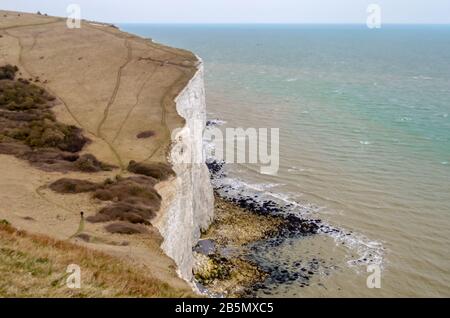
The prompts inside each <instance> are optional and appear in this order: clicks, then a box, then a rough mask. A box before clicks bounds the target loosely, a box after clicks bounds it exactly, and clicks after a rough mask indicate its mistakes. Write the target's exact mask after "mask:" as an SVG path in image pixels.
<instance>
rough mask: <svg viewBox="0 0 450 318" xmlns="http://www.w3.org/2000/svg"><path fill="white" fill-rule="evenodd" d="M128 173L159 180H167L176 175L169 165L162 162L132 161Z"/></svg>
mask: <svg viewBox="0 0 450 318" xmlns="http://www.w3.org/2000/svg"><path fill="white" fill-rule="evenodd" d="M128 171H130V172H133V173H137V174H142V175H144V176H148V177H152V178H155V179H158V180H166V179H167V178H169V177H170V176H173V175H175V172H174V171H173V170H172V167H170V166H169V165H168V164H165V163H162V162H156V163H138V162H136V161H134V160H132V161H130V163H129V165H128Z"/></svg>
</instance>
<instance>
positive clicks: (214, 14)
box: [0, 0, 450, 23]
mask: <svg viewBox="0 0 450 318" xmlns="http://www.w3.org/2000/svg"><path fill="white" fill-rule="evenodd" d="M71 3H77V4H79V5H80V6H81V14H82V18H84V19H92V20H97V21H107V22H116V23H117V22H153V23H166V22H167V23H173V22H175V23H365V22H366V18H367V13H366V9H367V6H368V4H371V3H376V4H379V5H380V6H381V9H382V16H381V17H382V22H383V23H450V0H68V1H67V0H0V8H1V9H5V10H17V11H27V12H36V11H38V10H40V11H42V12H45V13H48V14H50V15H58V16H66V7H67V5H68V4H71Z"/></svg>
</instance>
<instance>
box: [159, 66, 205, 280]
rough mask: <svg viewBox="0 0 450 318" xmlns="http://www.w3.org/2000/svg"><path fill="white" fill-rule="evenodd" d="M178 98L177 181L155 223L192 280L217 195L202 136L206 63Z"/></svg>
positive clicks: (166, 190)
mask: <svg viewBox="0 0 450 318" xmlns="http://www.w3.org/2000/svg"><path fill="white" fill-rule="evenodd" d="M199 61H200V63H199V65H198V71H197V72H196V74H195V75H194V76H193V78H192V79H191V80H190V82H189V83H188V85H187V86H186V87H185V88H184V90H183V91H182V92H181V93H180V94H179V95H178V97H177V98H176V99H175V103H176V109H177V112H178V114H179V115H180V116H181V117H183V118H184V119H185V121H186V124H185V126H184V127H183V128H181V129H179V130H178V131H176V132H175V133H173V134H172V147H171V151H170V155H169V161H170V163H171V164H172V165H173V169H174V171H175V173H176V178H173V179H171V180H169V181H167V182H166V184H165V185H164V186H163V187H162V188H161V189H158V191H159V193H160V194H161V196H162V197H163V203H162V207H161V210H162V211H161V212H162V213H161V217H160V218H159V219H158V220H157V221H156V222H155V224H154V225H155V226H156V227H157V228H158V229H159V231H160V233H161V235H162V236H163V238H164V241H163V243H162V246H161V247H162V249H163V251H164V252H165V253H166V254H167V255H168V256H169V257H171V258H172V259H173V260H174V261H175V263H176V265H177V267H178V274H179V275H180V277H182V278H183V279H185V280H187V281H191V280H192V267H193V262H194V259H193V254H192V248H193V247H194V246H195V245H196V244H197V242H198V240H199V238H200V234H201V231H202V230H206V229H207V228H208V227H209V225H210V223H211V222H212V219H213V216H214V195H213V189H212V186H211V183H210V179H209V171H208V168H207V166H206V164H205V160H204V153H203V141H202V134H203V130H204V129H205V125H206V102H205V88H204V80H203V64H202V62H201V60H200V59H199Z"/></svg>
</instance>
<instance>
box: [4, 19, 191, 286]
mask: <svg viewBox="0 0 450 318" xmlns="http://www.w3.org/2000/svg"><path fill="white" fill-rule="evenodd" d="M0 35H1V36H2V37H1V38H0V65H3V64H6V63H10V64H13V65H17V66H18V67H19V70H20V71H19V72H20V73H19V74H18V77H22V78H25V79H33V81H35V80H36V78H38V82H36V83H35V84H37V85H40V86H42V87H44V88H45V89H46V90H48V91H49V92H50V93H52V94H54V95H55V96H56V97H57V98H58V100H59V104H58V105H57V106H56V107H55V108H54V112H55V113H56V115H57V120H58V121H60V122H63V123H66V124H73V125H76V126H78V127H80V128H82V129H83V131H84V134H85V136H86V137H88V138H90V139H91V140H92V143H90V144H89V145H88V146H87V147H85V149H84V151H85V152H89V153H92V154H94V155H95V156H96V157H97V158H98V159H100V160H102V161H104V162H107V163H110V164H113V165H115V166H117V167H118V168H117V169H115V170H114V171H112V172H101V173H95V174H86V173H67V174H62V173H56V172H51V173H49V172H43V171H41V170H38V169H36V168H33V167H31V166H30V165H29V164H28V163H27V162H25V161H21V160H19V159H16V158H14V157H12V156H7V155H0V176H1V177H0V178H1V179H0V219H6V220H8V221H9V222H10V223H11V224H13V225H14V226H15V227H18V228H23V229H25V230H27V231H30V232H33V233H42V234H46V235H50V236H52V237H55V238H58V239H63V240H69V239H70V237H71V236H72V235H73V234H74V233H75V232H76V231H77V228H78V225H79V222H80V216H79V213H80V211H84V212H85V215H92V214H94V212H95V211H96V210H98V209H99V207H101V206H102V203H101V202H100V201H98V202H97V201H96V200H94V199H92V198H91V197H90V195H89V194H77V195H61V194H56V193H54V192H52V191H50V190H48V189H47V185H48V184H49V183H51V182H52V181H54V180H57V179H59V178H61V177H74V178H79V179H88V180H91V181H102V180H105V179H106V178H107V177H111V178H114V177H115V176H116V175H117V174H122V175H125V176H126V174H127V173H126V172H125V170H124V169H125V168H126V166H127V165H128V162H129V161H130V160H135V161H138V162H143V161H146V162H152V161H166V152H167V150H168V146H169V145H170V131H172V129H174V128H177V127H181V126H182V125H183V123H184V122H183V119H182V118H181V117H179V116H178V114H177V113H176V109H175V103H174V102H173V100H174V97H175V96H176V95H177V94H178V93H179V92H180V91H181V90H182V88H183V87H184V86H185V85H186V83H187V82H188V81H189V79H190V78H191V77H192V75H193V74H194V73H195V71H196V68H195V66H196V64H197V59H196V57H195V56H194V55H193V54H192V53H190V52H187V51H184V50H179V49H174V48H170V47H165V46H162V45H160V44H155V43H153V42H151V41H149V40H145V39H142V38H139V37H136V36H134V35H131V34H127V33H123V32H121V31H119V30H118V29H116V28H114V27H112V26H108V25H102V24H97V23H95V24H94V23H89V22H86V21H83V23H82V26H81V28H80V29H68V28H67V27H66V21H65V19H60V18H55V17H46V16H38V15H32V14H24V13H20V15H19V14H18V13H17V12H6V11H0ZM148 130H152V131H154V132H155V135H154V136H152V137H150V138H145V139H138V138H137V137H136V135H137V134H139V133H141V132H143V131H148ZM103 226H104V224H98V225H94V224H90V223H88V222H87V223H86V228H85V232H87V233H90V234H91V235H93V236H94V237H96V238H97V240H96V242H95V243H85V242H82V241H78V243H79V244H83V245H87V246H89V247H90V248H94V249H97V250H101V251H105V252H107V253H109V254H112V255H115V256H118V257H121V258H123V259H127V260H128V261H129V262H138V263H140V264H142V263H144V264H146V266H148V267H149V268H151V270H152V272H153V273H154V275H155V276H156V277H158V278H161V279H162V280H164V281H167V282H168V283H169V284H171V285H173V286H175V287H179V288H188V286H187V284H186V283H185V282H184V281H182V280H181V279H179V278H178V277H177V276H176V273H175V265H174V263H173V261H172V260H170V259H169V258H168V257H166V256H165V255H164V254H163V253H162V251H161V250H160V248H159V245H160V243H161V237H160V236H159V234H158V233H156V232H152V233H151V235H147V236H145V235H144V236H142V235H137V236H123V235H119V234H114V235H113V234H107V233H106V231H105V230H104V229H103ZM70 240H71V241H72V242H74V241H75V240H74V239H70ZM123 241H127V243H128V246H121V242H123Z"/></svg>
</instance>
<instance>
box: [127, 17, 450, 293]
mask: <svg viewBox="0 0 450 318" xmlns="http://www.w3.org/2000/svg"><path fill="white" fill-rule="evenodd" d="M118 26H119V27H120V28H121V29H122V30H124V31H127V32H130V33H134V34H137V35H140V36H143V37H147V38H151V39H153V40H154V41H155V42H160V43H164V44H167V45H170V46H175V47H179V48H184V49H188V50H191V51H193V52H194V53H195V54H197V55H198V56H200V57H201V58H202V59H203V61H204V67H205V85H206V101H207V110H208V118H209V119H210V120H211V121H212V122H213V123H215V124H216V125H217V126H220V127H221V128H220V129H223V130H225V129H226V128H238V127H242V128H244V129H247V128H255V129H258V128H268V129H270V128H278V129H279V142H278V144H277V145H278V146H279V169H278V172H277V173H276V174H273V175H267V174H261V170H260V166H261V165H260V164H254V163H253V164H250V163H241V164H237V163H236V164H227V165H226V167H225V169H226V175H224V176H223V177H222V178H220V180H219V179H216V180H214V183H215V184H214V185H215V186H216V187H217V188H222V187H224V186H226V187H228V189H231V190H232V191H228V192H227V194H228V195H242V193H249V194H252V195H255V196H257V197H258V198H272V199H273V200H276V201H277V202H284V203H286V204H287V205H288V206H289V207H290V211H289V213H297V214H298V215H300V216H301V217H304V218H311V219H320V220H321V221H320V222H321V223H322V224H325V225H326V227H327V228H328V229H330V228H331V229H334V230H332V231H323V232H320V231H319V233H318V234H316V235H310V236H304V237H290V238H286V239H285V240H284V241H283V242H282V243H281V244H278V245H276V246H273V247H271V248H258V246H254V247H253V248H252V249H251V251H252V252H251V253H253V254H252V255H250V257H252V258H253V259H254V260H256V261H258V262H259V263H261V264H262V265H263V266H264V264H266V265H267V264H269V265H270V266H269V265H267V268H268V269H269V270H270V269H273V268H276V270H277V271H281V272H289V273H295V272H298V273H299V274H300V276H299V275H294V276H293V277H294V278H293V279H287V280H283V279H281V280H278V279H277V278H276V277H275V276H274V279H272V280H271V281H269V282H268V283H267V284H266V286H264V287H263V288H260V289H259V290H256V291H255V296H256V297H266V296H270V297H444V296H446V297H449V296H450V117H449V114H450V25H382V26H381V28H380V29H369V28H367V27H366V26H365V25H301V24H300V25H278V24H274V25H269V24H267V25H264V24H229V25H226V24H192V25H188V24H119V25H118ZM233 191H235V194H233ZM304 271H306V272H307V273H314V275H310V276H303V274H302V272H304ZM297 277H300V278H302V277H303V279H300V280H297V279H296V278H297ZM305 277H307V278H305Z"/></svg>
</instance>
